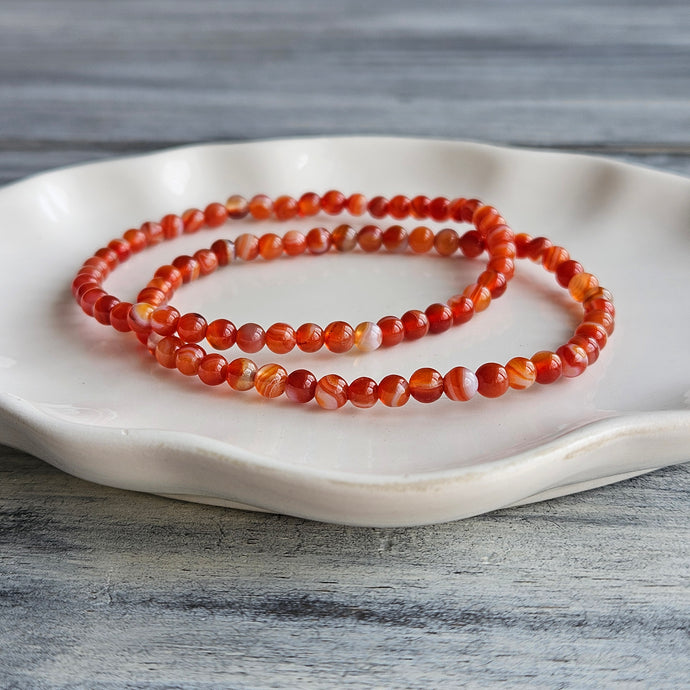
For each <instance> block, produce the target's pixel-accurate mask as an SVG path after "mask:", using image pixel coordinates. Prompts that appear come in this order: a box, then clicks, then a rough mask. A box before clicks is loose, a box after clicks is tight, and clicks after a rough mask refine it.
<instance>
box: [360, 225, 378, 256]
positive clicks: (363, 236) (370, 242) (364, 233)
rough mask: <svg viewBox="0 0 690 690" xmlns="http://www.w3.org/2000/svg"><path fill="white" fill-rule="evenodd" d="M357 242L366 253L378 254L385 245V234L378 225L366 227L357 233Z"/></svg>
mask: <svg viewBox="0 0 690 690" xmlns="http://www.w3.org/2000/svg"><path fill="white" fill-rule="evenodd" d="M357 242H358V244H359V246H360V247H361V248H362V250H363V251H365V252H377V251H378V250H379V249H381V244H382V243H383V233H382V232H381V228H379V227H378V226H376V225H365V226H364V227H363V228H362V229H361V230H360V231H359V232H358V233H357Z"/></svg>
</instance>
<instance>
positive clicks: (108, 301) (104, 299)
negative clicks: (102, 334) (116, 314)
mask: <svg viewBox="0 0 690 690" xmlns="http://www.w3.org/2000/svg"><path fill="white" fill-rule="evenodd" d="M119 303H120V300H119V299H118V298H117V297H114V296H113V295H101V297H99V299H97V300H96V302H95V303H94V305H93V315H94V317H95V319H96V321H98V323H102V324H103V325H105V326H109V325H110V312H111V311H112V310H113V307H115V305H116V304H119Z"/></svg>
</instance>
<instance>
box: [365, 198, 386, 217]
mask: <svg viewBox="0 0 690 690" xmlns="http://www.w3.org/2000/svg"><path fill="white" fill-rule="evenodd" d="M367 210H368V211H369V215H370V216H372V218H383V217H384V216H385V215H387V213H388V199H386V197H384V196H375V197H374V198H373V199H372V200H371V201H370V202H369V204H368V206H367Z"/></svg>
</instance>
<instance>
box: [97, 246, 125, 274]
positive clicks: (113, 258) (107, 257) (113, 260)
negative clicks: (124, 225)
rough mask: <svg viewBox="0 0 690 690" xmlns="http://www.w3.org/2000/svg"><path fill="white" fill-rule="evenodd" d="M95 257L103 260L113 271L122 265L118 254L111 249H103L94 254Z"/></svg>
mask: <svg viewBox="0 0 690 690" xmlns="http://www.w3.org/2000/svg"><path fill="white" fill-rule="evenodd" d="M94 256H97V257H99V258H101V259H103V260H104V261H105V262H106V263H107V264H108V268H109V269H110V270H111V271H112V270H113V269H114V268H115V267H116V266H117V265H118V264H119V263H120V260H119V259H118V258H117V252H115V251H114V250H112V249H111V248H110V247H101V248H100V249H99V250H98V251H96V252H95V253H94Z"/></svg>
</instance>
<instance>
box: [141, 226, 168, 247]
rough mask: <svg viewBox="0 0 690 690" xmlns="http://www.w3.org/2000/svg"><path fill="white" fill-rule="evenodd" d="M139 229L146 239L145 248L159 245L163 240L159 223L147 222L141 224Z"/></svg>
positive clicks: (161, 227)
mask: <svg viewBox="0 0 690 690" xmlns="http://www.w3.org/2000/svg"><path fill="white" fill-rule="evenodd" d="M140 229H141V231H142V232H143V233H144V235H145V237H146V244H147V246H150V247H153V245H154V244H160V243H161V242H162V241H163V240H164V239H165V236H164V235H163V226H162V225H161V224H160V223H153V222H151V221H147V222H146V223H142V226H141V228H140Z"/></svg>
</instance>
